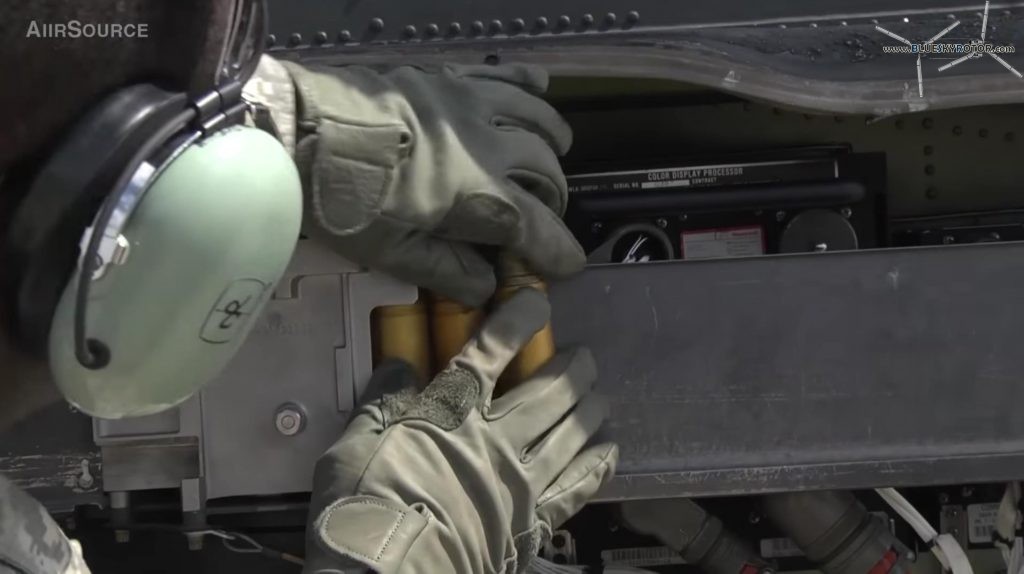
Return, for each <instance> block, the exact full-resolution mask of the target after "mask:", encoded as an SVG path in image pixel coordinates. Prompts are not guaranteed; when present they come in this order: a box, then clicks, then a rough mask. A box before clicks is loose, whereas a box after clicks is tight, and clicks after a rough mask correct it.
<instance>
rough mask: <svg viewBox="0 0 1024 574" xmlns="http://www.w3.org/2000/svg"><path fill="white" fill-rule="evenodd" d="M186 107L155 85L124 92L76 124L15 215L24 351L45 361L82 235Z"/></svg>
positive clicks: (11, 234)
mask: <svg viewBox="0 0 1024 574" xmlns="http://www.w3.org/2000/svg"><path fill="white" fill-rule="evenodd" d="M187 105H188V99H187V97H186V96H185V95H184V94H181V93H173V92H167V91H164V90H161V89H160V88H157V87H156V86H153V85H150V84H140V85H136V86H132V87H129V88H124V89H122V90H119V91H118V92H117V93H115V94H112V95H111V96H110V97H108V98H106V99H105V100H104V101H103V102H102V103H101V104H100V105H99V106H98V107H97V108H95V109H93V110H91V111H90V112H89V114H88V115H87V116H86V117H84V118H82V120H81V121H80V122H78V123H77V124H76V125H75V127H74V129H73V130H72V132H71V133H70V135H69V136H68V137H67V138H66V139H65V140H64V141H63V142H62V143H61V144H60V146H59V147H58V148H57V151H56V152H55V153H54V154H53V155H52V156H51V157H50V159H49V160H48V161H47V162H46V163H45V165H44V166H43V167H42V169H41V170H40V171H39V172H38V174H37V175H36V177H35V179H34V180H33V182H32V185H31V187H30V188H29V192H28V194H27V195H26V196H25V198H24V199H23V200H22V201H21V203H20V204H19V205H18V207H17V208H16V210H15V212H14V217H13V219H12V220H11V224H10V227H9V230H8V232H7V237H6V241H4V249H5V250H6V252H5V253H4V257H3V275H6V276H7V277H8V278H9V280H10V281H11V284H9V285H7V286H6V287H7V289H6V290H7V291H8V292H7V293H6V294H5V295H7V296H8V297H10V298H11V301H10V303H11V306H12V311H13V313H12V315H13V317H12V318H13V322H14V325H13V328H14V332H15V336H16V339H17V340H18V341H19V342H20V343H21V344H22V345H23V346H24V347H25V348H26V349H28V350H30V351H33V352H35V353H37V354H39V355H42V356H45V353H46V349H47V342H48V338H49V333H50V325H51V323H52V320H53V314H54V312H55V310H56V307H57V303H58V302H59V301H60V297H61V294H62V293H63V291H64V289H65V287H66V286H67V283H68V281H69V280H70V277H71V273H72V272H73V271H74V269H75V267H76V266H77V261H76V260H77V257H78V244H79V241H80V240H81V238H82V233H83V232H84V231H85V228H86V227H88V226H89V225H90V224H91V223H92V219H93V217H95V214H96V211H97V209H98V208H99V206H100V205H101V204H102V202H103V199H104V198H105V197H106V196H107V195H109V194H110V193H112V192H113V191H114V190H113V189H112V187H113V186H114V185H115V184H116V183H115V182H116V181H117V179H118V177H119V176H121V174H122V173H124V171H125V170H126V169H129V168H130V166H129V165H127V164H128V163H130V161H131V158H132V155H133V154H135V153H136V152H137V151H138V149H139V147H140V146H141V145H142V144H143V142H145V141H146V140H147V139H148V138H149V137H151V136H153V134H154V133H155V132H157V131H158V130H160V129H161V128H162V127H164V126H166V125H167V124H168V123H170V122H171V120H172V119H173V118H175V117H176V116H178V115H179V114H180V113H181V112H182V111H183V110H184V109H185V108H186V106H187Z"/></svg>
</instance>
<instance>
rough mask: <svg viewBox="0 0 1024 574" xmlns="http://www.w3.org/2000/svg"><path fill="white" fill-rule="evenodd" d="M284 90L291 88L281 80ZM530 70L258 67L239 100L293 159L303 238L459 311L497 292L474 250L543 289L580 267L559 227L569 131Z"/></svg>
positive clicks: (577, 252) (575, 249)
mask: <svg viewBox="0 0 1024 574" xmlns="http://www.w3.org/2000/svg"><path fill="white" fill-rule="evenodd" d="M286 77H290V78H291V85H289V83H288V82H287V80H286V79H285V78H286ZM547 83H548V77H547V74H546V73H545V72H544V70H542V69H540V68H534V67H526V66H483V65H480V66H456V65H449V66H445V67H443V68H442V69H440V70H436V71H433V72H427V71H423V70H419V69H416V68H411V67H403V68H397V69H394V70H390V71H387V72H384V73H379V72H377V71H374V70H371V69H369V68H364V67H359V66H345V67H325V66H319V67H306V66H302V65H299V64H295V63H290V62H280V63H278V62H276V61H274V60H272V59H270V58H268V57H264V59H263V61H262V62H261V64H260V67H259V69H257V72H256V76H255V77H254V78H253V80H251V81H250V82H249V85H247V87H246V95H247V97H249V98H250V99H253V100H257V101H261V102H263V103H264V104H265V105H267V106H268V107H269V108H270V111H271V112H272V115H273V118H274V120H275V121H276V122H277V124H278V126H277V128H278V129H277V131H278V132H279V134H280V139H281V140H282V141H283V142H284V144H285V146H286V147H288V148H289V149H292V147H293V146H294V156H295V162H296V164H297V165H298V166H299V171H300V173H301V174H302V179H303V188H304V191H305V196H306V206H305V207H306V209H305V212H306V219H305V225H304V232H305V233H306V234H307V235H309V236H310V237H313V238H314V239H318V240H320V241H322V242H324V243H326V244H327V245H330V246H331V247H332V248H333V249H334V250H336V251H337V252H338V253H339V254H341V255H343V256H344V257H346V258H348V259H350V260H353V261H355V262H357V263H360V264H363V265H366V266H368V267H371V268H374V269H378V270H381V271H384V272H387V273H390V274H391V275H393V276H395V277H397V278H399V279H402V280H405V281H408V282H410V283H414V284H416V285H419V286H422V287H427V288H429V289H431V290H434V291H436V292H439V293H441V294H444V295H447V296H448V297H451V298H453V299H457V300H459V301H462V302H464V303H469V304H473V305H476V304H480V303H482V302H484V301H485V300H486V299H487V298H488V296H490V294H491V293H492V292H493V291H494V287H495V278H494V272H493V270H492V269H491V266H490V265H489V264H488V263H487V261H486V260H485V259H484V258H483V257H481V256H480V254H479V253H478V252H477V250H476V249H475V248H474V246H477V245H489V246H498V247H501V248H502V249H504V250H506V251H511V252H512V253H514V254H516V255H518V256H520V257H522V258H524V259H526V260H527V261H529V263H530V264H531V266H532V268H533V269H534V270H536V271H537V272H538V273H541V274H542V275H545V276H550V277H562V276H566V275H570V274H573V273H575V272H577V271H579V270H581V269H582V268H583V265H584V262H585V258H584V254H583V250H582V249H581V248H580V246H579V244H578V243H577V242H576V240H575V239H574V238H573V236H572V234H571V233H570V232H569V230H568V229H567V228H566V227H565V225H564V224H563V223H562V221H561V220H560V219H559V216H560V215H561V214H562V213H563V212H564V210H565V206H566V201H567V196H568V192H567V186H566V181H565V176H564V175H563V174H562V169H561V167H560V165H559V163H558V158H557V156H558V155H561V154H564V153H565V152H566V151H567V150H568V148H569V145H570V143H571V142H572V132H571V131H570V129H569V126H568V124H567V123H566V122H565V120H563V119H562V118H561V116H559V114H558V112H556V111H555V110H554V109H553V108H552V107H551V106H550V105H548V104H547V103H545V102H544V101H543V100H541V99H540V98H539V97H537V95H536V94H539V93H542V92H543V91H544V90H545V89H546V88H547Z"/></svg>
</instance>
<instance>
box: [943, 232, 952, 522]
mask: <svg viewBox="0 0 1024 574" xmlns="http://www.w3.org/2000/svg"><path fill="white" fill-rule="evenodd" d="M952 243H956V237H953V236H952V235H946V236H944V237H943V238H942V244H943V245H950V244H952ZM943 497H945V498H946V502H949V495H948V494H946V493H942V494H940V495H939V502H942V498H943ZM943 504H945V502H943Z"/></svg>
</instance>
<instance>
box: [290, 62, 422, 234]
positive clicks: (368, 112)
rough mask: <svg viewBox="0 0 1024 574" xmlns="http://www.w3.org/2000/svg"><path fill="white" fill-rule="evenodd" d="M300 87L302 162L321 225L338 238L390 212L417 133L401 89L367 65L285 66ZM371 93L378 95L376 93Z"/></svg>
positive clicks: (298, 149)
mask: <svg viewBox="0 0 1024 574" xmlns="http://www.w3.org/2000/svg"><path fill="white" fill-rule="evenodd" d="M282 65H283V66H284V67H285V69H287V70H288V73H289V74H290V75H291V78H292V80H293V82H294V85H295V90H296V98H297V110H298V114H299V117H298V124H297V125H298V128H297V129H298V135H297V138H298V139H297V143H296V149H295V163H296V165H297V166H298V168H299V173H300V175H301V178H302V181H303V187H304V188H305V190H306V194H307V209H308V211H309V212H310V215H311V216H312V218H313V220H314V223H315V224H316V226H317V227H319V228H320V229H322V230H324V231H326V232H327V233H328V234H329V235H330V236H346V235H352V234H355V233H358V232H360V231H362V230H364V229H365V228H366V227H367V226H369V225H370V223H372V222H373V221H374V220H375V219H376V218H377V217H378V216H379V215H380V214H381V212H382V210H383V206H384V203H385V201H386V199H387V197H388V195H389V190H390V189H391V187H392V181H393V179H394V176H395V171H396V169H397V167H398V165H399V163H400V162H401V161H402V160H404V159H405V158H406V156H407V155H408V153H409V150H410V149H411V147H412V146H413V143H414V142H413V134H412V132H411V131H410V130H409V128H408V127H407V126H406V124H405V122H403V121H402V120H401V114H400V113H399V112H397V111H396V110H394V109H393V106H392V104H393V102H391V101H390V100H393V99H394V98H393V97H388V96H387V95H386V94H387V93H390V92H393V89H391V88H389V86H388V84H387V83H386V82H384V80H383V79H382V78H380V77H379V76H378V75H377V74H375V73H373V72H371V71H369V70H363V69H345V70H338V69H335V70H330V71H319V70H314V69H307V68H304V67H302V66H300V65H298V64H295V63H292V62H285V63H283V64H282ZM370 94H378V95H377V96H376V97H374V96H371V95H370Z"/></svg>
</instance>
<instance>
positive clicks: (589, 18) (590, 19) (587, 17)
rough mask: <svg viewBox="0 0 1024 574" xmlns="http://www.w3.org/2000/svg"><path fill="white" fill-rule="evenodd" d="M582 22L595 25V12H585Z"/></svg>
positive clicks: (586, 24)
mask: <svg viewBox="0 0 1024 574" xmlns="http://www.w3.org/2000/svg"><path fill="white" fill-rule="evenodd" d="M580 22H582V23H583V25H584V26H593V25H594V15H593V14H584V15H583V18H581V19H580Z"/></svg>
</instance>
